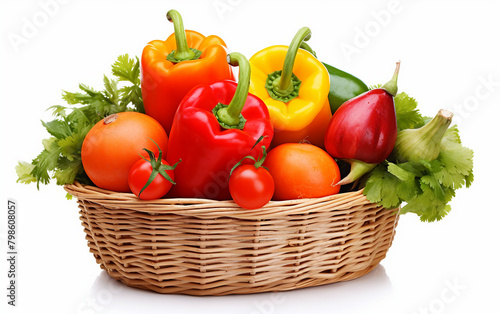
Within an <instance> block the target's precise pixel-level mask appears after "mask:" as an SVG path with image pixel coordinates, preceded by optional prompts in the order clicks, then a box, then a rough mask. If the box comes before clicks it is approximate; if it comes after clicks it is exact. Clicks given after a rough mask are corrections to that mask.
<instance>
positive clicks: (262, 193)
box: [229, 165, 274, 209]
mask: <svg viewBox="0 0 500 314" xmlns="http://www.w3.org/2000/svg"><path fill="white" fill-rule="evenodd" d="M229 192H230V193H231V197H232V198H233V200H234V202H235V203H236V204H238V205H239V206H241V207H243V208H246V209H257V208H261V207H262V206H264V205H266V204H267V203H268V202H269V201H270V200H271V198H272V197H273V194H274V180H273V177H272V176H271V174H270V173H269V171H267V170H266V169H265V168H263V167H258V168H255V165H239V166H238V167H236V168H235V169H234V171H233V172H232V174H231V177H230V178H229Z"/></svg>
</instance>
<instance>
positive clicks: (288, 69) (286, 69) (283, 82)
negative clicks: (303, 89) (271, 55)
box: [273, 27, 311, 96]
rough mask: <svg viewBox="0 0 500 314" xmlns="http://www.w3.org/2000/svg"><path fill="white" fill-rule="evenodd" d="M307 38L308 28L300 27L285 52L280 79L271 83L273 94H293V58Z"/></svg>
mask: <svg viewBox="0 0 500 314" xmlns="http://www.w3.org/2000/svg"><path fill="white" fill-rule="evenodd" d="M309 38H311V30H310V29H309V27H302V28H301V29H299V31H298V32H297V34H295V37H293V39H292V42H291V43H290V46H289V47H288V50H287V52H286V56H285V61H284V62H283V70H282V72H281V77H279V78H278V79H277V80H275V81H274V82H273V88H274V91H275V93H277V94H280V95H284V96H287V95H289V94H291V93H292V92H293V90H294V85H293V84H292V73H293V65H294V63H295V57H296V56H297V52H298V50H299V48H300V46H301V44H302V42H303V41H307V40H309Z"/></svg>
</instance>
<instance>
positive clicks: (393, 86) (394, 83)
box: [382, 61, 401, 97]
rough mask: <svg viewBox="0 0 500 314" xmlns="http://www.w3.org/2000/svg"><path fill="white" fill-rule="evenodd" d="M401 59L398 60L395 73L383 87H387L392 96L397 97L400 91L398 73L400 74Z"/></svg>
mask: <svg viewBox="0 0 500 314" xmlns="http://www.w3.org/2000/svg"><path fill="white" fill-rule="evenodd" d="M400 64H401V61H398V62H396V70H394V75H393V76H392V79H391V80H390V81H389V82H387V83H385V84H384V85H383V86H382V88H383V89H385V90H386V91H387V92H388V93H389V94H391V95H392V97H395V96H396V95H397V93H398V75H399V66H400Z"/></svg>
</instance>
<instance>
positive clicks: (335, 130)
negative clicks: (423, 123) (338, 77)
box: [325, 62, 399, 184]
mask: <svg viewBox="0 0 500 314" xmlns="http://www.w3.org/2000/svg"><path fill="white" fill-rule="evenodd" d="M398 72H399V62H398V63H397V66H396V70H395V72H394V76H393V77H392V79H391V81H389V82H388V83H386V84H385V85H384V86H382V88H376V89H372V90H370V91H368V92H365V93H364V94H361V95H359V96H357V97H355V98H352V99H350V100H348V101H346V102H345V103H344V104H342V105H341V106H340V108H339V109H338V110H337V111H335V114H334V115H333V117H332V119H331V120H330V124H329V125H328V129H327V132H326V135H325V147H326V150H327V151H328V153H329V154H330V155H331V156H332V157H335V158H340V159H345V160H346V161H347V162H349V163H350V164H351V172H350V173H349V175H348V176H347V177H346V178H344V179H343V180H342V181H340V183H339V184H347V183H351V182H352V181H354V180H356V179H358V178H359V177H360V176H362V175H363V174H364V173H366V172H367V171H369V170H371V169H373V168H374V167H375V166H376V165H377V164H378V163H381V162H382V161H384V160H385V159H386V158H387V157H388V156H389V155H390V153H391V152H392V149H393V148H394V144H395V143H396V136H397V125H396V111H395V108H394V96H396V94H397V90H398V89H397V78H398Z"/></svg>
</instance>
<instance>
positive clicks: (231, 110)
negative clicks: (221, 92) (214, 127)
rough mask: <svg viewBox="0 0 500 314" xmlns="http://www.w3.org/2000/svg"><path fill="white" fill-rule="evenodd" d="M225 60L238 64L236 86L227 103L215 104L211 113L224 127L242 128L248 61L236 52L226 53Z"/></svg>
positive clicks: (248, 71) (247, 81) (248, 70)
mask: <svg viewBox="0 0 500 314" xmlns="http://www.w3.org/2000/svg"><path fill="white" fill-rule="evenodd" d="M227 62H228V63H229V64H230V65H232V66H239V68H240V71H239V75H238V86H237V87H236V91H235V92H234V96H233V98H232V99H231V102H230V103H229V105H224V104H221V103H219V104H217V106H215V108H214V109H213V113H214V115H215V117H216V118H217V120H218V121H219V124H220V125H221V126H222V127H223V128H225V129H240V130H241V129H243V127H244V126H245V122H246V120H245V118H244V117H243V115H242V114H241V111H242V110H243V107H244V106H245V102H246V101H247V97H248V90H249V88H250V63H249V62H248V60H247V58H246V57H245V56H244V55H242V54H241V53H238V52H231V53H230V54H228V55H227Z"/></svg>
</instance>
